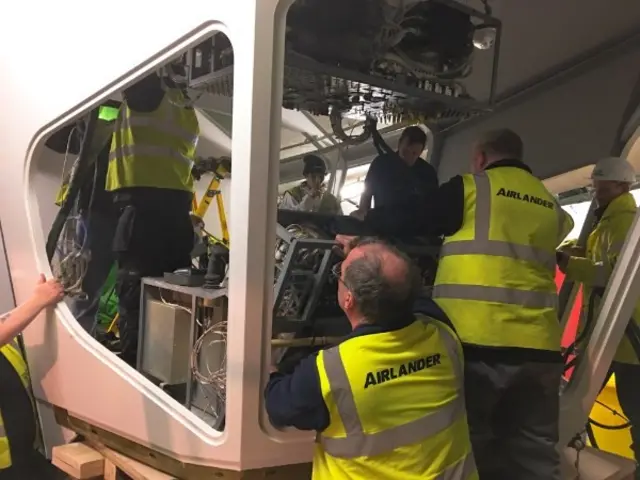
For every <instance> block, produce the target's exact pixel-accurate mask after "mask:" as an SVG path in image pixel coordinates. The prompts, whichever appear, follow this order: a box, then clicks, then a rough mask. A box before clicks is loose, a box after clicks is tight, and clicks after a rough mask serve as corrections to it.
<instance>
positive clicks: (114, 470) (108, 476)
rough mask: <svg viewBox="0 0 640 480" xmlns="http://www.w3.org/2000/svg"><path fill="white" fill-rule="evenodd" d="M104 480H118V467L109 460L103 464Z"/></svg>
mask: <svg viewBox="0 0 640 480" xmlns="http://www.w3.org/2000/svg"><path fill="white" fill-rule="evenodd" d="M104 480H118V467H116V466H115V464H113V463H111V461H110V460H105V462H104Z"/></svg>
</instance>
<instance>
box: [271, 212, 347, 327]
mask: <svg viewBox="0 0 640 480" xmlns="http://www.w3.org/2000/svg"><path fill="white" fill-rule="evenodd" d="M276 234H277V237H278V240H279V242H278V243H279V245H280V251H286V253H285V254H284V258H282V260H281V261H279V262H276V277H275V283H274V292H273V312H274V318H273V333H274V334H278V333H295V332H297V331H298V330H299V328H300V327H301V326H304V325H306V324H307V323H308V322H309V321H310V320H311V316H312V315H313V313H314V311H315V308H316V305H317V304H318V300H319V299H320V296H321V295H322V290H323V289H324V287H325V285H326V283H327V278H328V276H329V272H330V268H331V256H332V255H333V253H332V249H333V247H335V245H336V243H335V242H334V241H333V240H322V239H313V238H296V237H294V236H293V235H292V234H291V233H290V232H288V231H287V229H286V228H285V227H283V226H282V225H280V224H278V225H277V227H276ZM285 249H286V250H285ZM304 256H306V260H307V261H304V260H303V261H301V257H304ZM291 295H294V296H295V297H296V298H295V299H293V302H290V300H289V299H287V300H289V302H290V303H293V305H290V306H287V308H286V310H291V311H290V312H287V313H289V314H287V315H279V313H280V312H282V308H283V306H284V303H285V297H287V296H291ZM291 307H292V308H291Z"/></svg>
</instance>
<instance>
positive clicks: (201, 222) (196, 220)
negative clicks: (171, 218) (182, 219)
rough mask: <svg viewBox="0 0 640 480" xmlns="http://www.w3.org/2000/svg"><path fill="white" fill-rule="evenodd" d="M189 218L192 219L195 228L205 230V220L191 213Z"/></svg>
mask: <svg viewBox="0 0 640 480" xmlns="http://www.w3.org/2000/svg"><path fill="white" fill-rule="evenodd" d="M189 216H190V217H191V224H192V225H193V228H204V220H203V219H201V218H200V217H199V216H198V215H196V214H195V213H190V214H189Z"/></svg>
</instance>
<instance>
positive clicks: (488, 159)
mask: <svg viewBox="0 0 640 480" xmlns="http://www.w3.org/2000/svg"><path fill="white" fill-rule="evenodd" d="M522 158H523V143H522V140H521V139H520V137H519V136H518V135H517V134H516V133H515V132H513V131H511V130H507V129H502V130H495V131H491V132H487V133H486V134H485V135H484V136H483V137H482V138H481V139H480V140H479V141H478V142H477V144H476V145H475V147H474V151H473V162H472V172H473V173H470V174H466V175H460V176H456V177H453V178H452V179H451V180H449V181H448V182H445V183H444V184H442V185H440V187H439V188H438V189H437V190H436V191H434V192H433V193H432V194H431V195H430V196H429V197H430V198H428V199H427V202H425V205H424V206H423V208H422V209H419V208H415V207H413V208H408V209H406V211H402V209H399V208H398V207H396V208H395V209H392V210H389V211H386V212H385V211H384V210H380V211H379V212H376V211H375V210H377V209H375V210H373V211H372V212H370V214H369V215H368V216H367V218H366V222H367V223H368V224H369V226H370V227H372V228H373V229H374V230H376V232H377V233H379V234H381V233H382V234H383V233H385V231H386V232H388V231H390V230H393V231H396V232H397V231H402V232H404V233H411V234H414V235H425V234H435V235H442V236H444V237H445V240H444V244H443V246H442V250H441V254H440V262H439V265H438V271H437V275H436V279H435V284H434V288H433V298H434V300H435V301H436V303H437V304H438V305H439V306H440V307H441V308H442V309H443V310H444V312H445V313H446V314H447V316H448V317H449V318H451V321H452V322H453V324H454V325H455V327H456V331H457V332H458V335H459V336H460V340H461V341H462V345H463V348H464V352H465V363H466V370H465V387H466V388H465V395H466V397H467V412H468V415H469V426H470V429H471V441H472V444H473V449H474V453H475V456H476V461H477V463H478V471H479V472H480V477H481V478H488V479H493V478H512V479H514V480H515V479H530V478H531V479H534V478H539V479H549V480H555V479H558V478H559V475H560V465H559V463H560V460H559V456H558V453H557V451H556V448H555V444H556V442H557V440H558V415H559V412H558V409H559V400H558V390H559V387H560V377H561V375H562V371H563V363H562V357H561V355H560V341H561V331H560V324H559V320H558V315H557V294H556V285H555V268H556V258H555V249H556V248H557V246H558V245H559V244H560V243H561V242H562V240H563V239H564V238H565V236H566V235H567V234H568V233H569V232H570V231H571V229H572V228H573V221H572V219H571V217H570V216H569V215H568V214H567V213H565V212H564V211H563V210H562V209H561V208H560V206H559V205H558V203H557V202H556V200H555V198H554V197H553V196H552V195H551V194H550V193H549V192H548V191H547V189H546V188H545V187H544V185H543V184H542V182H541V181H540V180H539V179H537V178H536V177H535V176H534V175H532V173H531V170H530V169H529V167H528V166H527V165H526V164H525V163H524V162H523V161H522ZM414 212H415V213H414Z"/></svg>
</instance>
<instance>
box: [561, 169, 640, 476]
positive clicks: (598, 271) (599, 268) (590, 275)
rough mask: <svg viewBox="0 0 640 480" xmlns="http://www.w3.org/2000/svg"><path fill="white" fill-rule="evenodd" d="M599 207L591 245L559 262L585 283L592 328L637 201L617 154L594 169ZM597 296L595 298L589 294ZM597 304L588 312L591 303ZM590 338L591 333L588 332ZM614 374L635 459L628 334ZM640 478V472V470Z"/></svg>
mask: <svg viewBox="0 0 640 480" xmlns="http://www.w3.org/2000/svg"><path fill="white" fill-rule="evenodd" d="M591 179H592V181H593V186H594V190H595V199H596V202H597V206H598V208H597V209H596V211H595V218H596V222H597V223H596V225H595V227H594V229H593V231H592V232H591V234H590V235H589V238H588V239H587V245H586V248H585V250H584V252H582V255H578V254H577V252H575V250H574V252H573V253H572V254H571V255H569V254H566V253H562V252H561V253H559V254H558V255H559V262H558V264H559V266H560V269H561V270H562V271H563V272H565V274H566V275H567V278H569V279H571V280H573V281H576V282H580V283H582V285H583V289H584V290H583V298H584V301H583V302H582V309H583V311H582V315H581V322H580V329H583V328H585V324H584V323H585V319H586V318H587V316H589V317H590V318H591V319H592V324H591V325H590V328H593V323H594V322H595V320H596V317H597V315H598V311H597V310H598V309H599V305H600V297H601V295H602V293H604V289H605V287H606V286H607V283H608V281H609V277H610V276H611V273H612V272H613V268H614V267H615V264H616V263H617V261H618V257H619V255H620V251H621V250H622V246H623V245H624V241H625V239H626V238H627V233H628V232H629V229H630V228H631V224H632V223H633V219H634V218H635V216H636V212H637V206H636V201H635V199H634V198H633V195H632V194H631V193H630V192H629V189H630V187H631V185H632V184H634V183H635V181H636V174H635V170H634V168H633V166H632V165H631V164H630V163H629V162H627V161H626V160H624V159H622V158H619V157H610V158H605V159H602V160H600V161H599V162H598V163H597V164H596V166H595V168H594V169H593V173H592V174H591ZM592 295H595V296H596V298H594V299H593V302H592V301H591V300H592V299H591V296H592ZM590 304H592V305H594V306H596V308H595V311H591V312H589V311H588V309H589V305H590ZM633 319H634V320H635V322H636V323H638V321H640V302H638V304H637V305H636V308H635V310H634V313H633ZM587 338H588V337H587ZM613 372H614V373H615V375H616V391H617V394H618V400H619V401H620V406H621V407H622V410H623V411H624V414H625V415H626V417H627V418H628V419H629V421H630V422H631V438H632V442H633V443H632V445H631V446H632V449H633V452H634V455H635V458H636V460H638V459H640V387H639V383H638V379H640V361H638V356H637V354H636V352H635V351H634V349H633V347H632V344H631V342H630V341H629V339H628V338H627V336H626V335H625V337H623V339H622V341H621V343H620V346H619V347H618V350H617V352H616V356H615V357H614V361H613ZM636 478H640V471H638V472H637V473H636Z"/></svg>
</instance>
